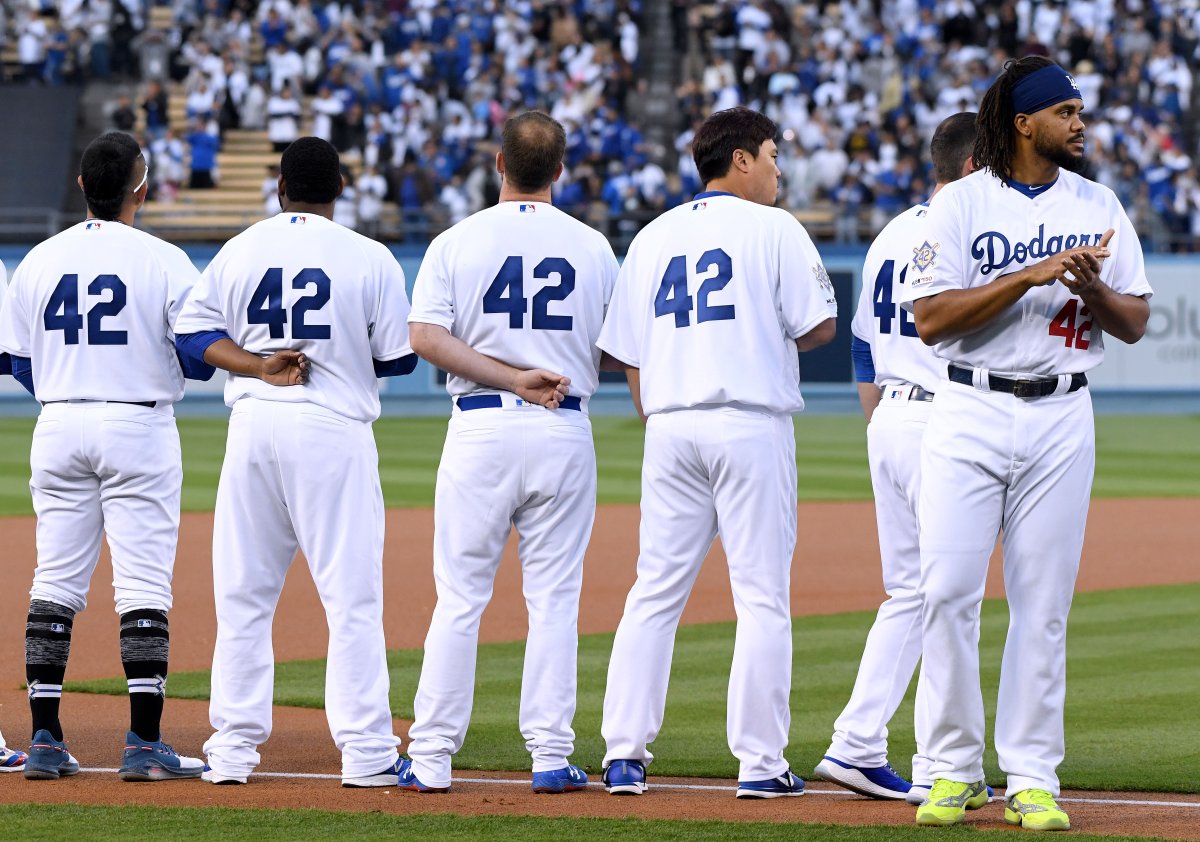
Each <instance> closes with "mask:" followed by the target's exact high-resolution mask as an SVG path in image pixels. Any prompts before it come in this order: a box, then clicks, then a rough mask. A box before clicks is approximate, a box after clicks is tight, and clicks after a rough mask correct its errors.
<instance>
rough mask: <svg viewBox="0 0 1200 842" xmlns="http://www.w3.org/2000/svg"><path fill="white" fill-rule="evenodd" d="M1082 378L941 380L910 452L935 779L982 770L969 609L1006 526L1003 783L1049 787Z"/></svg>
mask: <svg viewBox="0 0 1200 842" xmlns="http://www.w3.org/2000/svg"><path fill="white" fill-rule="evenodd" d="M1095 461H1096V457H1095V429H1094V422H1093V418H1092V402H1091V397H1090V395H1089V394H1088V391H1087V389H1081V390H1079V391H1077V392H1075V393H1073V394H1066V395H1061V396H1051V397H1044V398H1033V399H1023V398H1016V397H1013V396H1012V395H1010V394H1006V393H1003V392H985V391H982V390H978V389H975V388H973V387H970V386H963V385H959V384H957V383H950V382H943V383H942V384H941V387H940V389H939V391H938V393H937V397H936V398H935V399H934V404H933V413H932V415H931V416H930V420H929V425H928V428H927V429H926V432H925V444H924V447H923V449H922V451H921V475H922V482H921V496H920V521H921V595H922V597H923V600H924V634H925V661H924V665H923V668H922V677H923V680H924V682H925V686H924V691H925V695H926V700H927V702H928V714H929V717H930V721H929V723H928V726H929V733H928V740H929V742H928V753H929V756H930V758H931V769H930V773H931V774H932V776H933V777H934V778H948V779H950V780H955V781H978V780H981V779H982V778H983V748H984V739H985V734H984V714H983V697H982V693H981V691H980V687H979V609H980V603H981V602H982V600H983V592H984V579H985V577H986V575H987V568H988V559H989V556H990V555H991V552H992V548H993V546H994V545H995V541H996V536H997V534H998V533H999V532H1000V531H1001V530H1002V529H1003V532H1004V589H1005V592H1006V594H1007V596H1008V607H1009V627H1008V639H1007V641H1006V643H1005V646H1004V659H1003V661H1002V664H1001V674H1000V694H999V699H998V700H997V703H996V735H995V742H996V751H997V754H998V755H999V760H1000V768H1001V769H1002V770H1004V771H1005V772H1006V773H1007V775H1008V787H1007V789H1008V791H1009V792H1018V791H1020V790H1023V789H1028V788H1031V787H1033V788H1037V789H1045V790H1048V791H1049V792H1050V793H1051V794H1053V795H1055V796H1057V795H1058V792H1059V788H1058V775H1057V774H1056V772H1055V770H1056V769H1057V767H1058V765H1059V763H1060V762H1062V759H1063V755H1064V752H1065V744H1064V736H1063V703H1064V699H1065V695H1066V678H1067V674H1066V632H1067V614H1068V612H1069V611H1070V608H1071V598H1072V595H1073V591H1074V587H1075V576H1076V573H1077V572H1078V570H1079V555H1080V553H1081V552H1082V549H1083V534H1084V526H1085V523H1086V521H1087V511H1088V496H1089V494H1090V493H1091V488H1092V471H1093V468H1094V466H1095Z"/></svg>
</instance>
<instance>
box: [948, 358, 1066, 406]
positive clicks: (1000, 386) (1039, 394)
mask: <svg viewBox="0 0 1200 842" xmlns="http://www.w3.org/2000/svg"><path fill="white" fill-rule="evenodd" d="M950 379H951V380H953V381H954V382H955V383H961V384H963V385H964V386H974V385H975V372H974V371H972V370H971V369H969V368H963V367H962V366H957V365H955V364H954V363H950ZM1086 385H1087V375H1086V374H1072V375H1071V386H1070V388H1068V389H1067V393H1068V394H1070V393H1071V392H1078V391H1079V390H1080V389H1082V388H1083V387H1084V386H1086ZM988 388H989V389H991V390H992V391H993V392H1008V393H1010V394H1011V395H1013V396H1014V397H1018V398H1044V397H1047V396H1048V395H1053V394H1054V393H1055V392H1056V391H1058V378H1057V377H1022V378H1020V379H1014V378H1010V377H999V376H997V375H995V374H989V375H988Z"/></svg>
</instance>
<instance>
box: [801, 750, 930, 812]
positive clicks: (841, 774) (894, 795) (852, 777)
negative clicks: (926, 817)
mask: <svg viewBox="0 0 1200 842" xmlns="http://www.w3.org/2000/svg"><path fill="white" fill-rule="evenodd" d="M813 771H814V772H816V774H817V776H818V777H821V778H824V779H825V780H827V781H829V782H830V783H832V784H837V785H838V786H843V787H845V788H846V789H848V790H851V791H852V792H857V793H858V794H859V795H865V796H867V797H868V798H879V799H882V800H889V801H901V800H903V799H904V798H906V797H907V795H908V791H909V790H910V789H912V784H910V783H909V782H908V781H906V780H904V778H902V777H900V776H899V775H897V774H896V770H895V769H893V768H892V767H891V766H890V765H889V764H887V763H885V764H883V765H882V766H854V765H852V764H850V763H846V762H845V761H843V760H838V759H837V758H836V757H831V756H830V755H828V754H827V755H825V757H823V758H822V759H821V762H820V763H818V764H817V768H816V769H814V770H813ZM922 800H923V799H922Z"/></svg>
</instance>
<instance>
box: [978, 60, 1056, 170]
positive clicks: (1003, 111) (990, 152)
mask: <svg viewBox="0 0 1200 842" xmlns="http://www.w3.org/2000/svg"><path fill="white" fill-rule="evenodd" d="M1052 64H1054V62H1052V61H1051V60H1050V59H1048V58H1046V57H1045V56H1025V57H1024V58H1019V59H1009V60H1008V61H1006V62H1005V63H1004V69H1003V70H1002V71H1001V72H1000V76H999V77H998V78H997V79H996V81H995V82H993V83H992V86H991V87H990V88H988V89H987V93H985V94H984V95H983V102H981V103H980V104H979V117H978V119H977V120H976V123H975V125H976V127H977V129H978V132H977V133H976V135H975V147H974V149H973V151H972V152H971V157H972V158H973V159H974V161H975V167H976V168H977V169H981V170H982V169H987V170H989V171H991V173H992V175H994V176H996V177H997V178H999V179H1000V180H1001V181H1004V182H1006V183H1007V182H1008V180H1009V179H1010V178H1011V177H1012V163H1013V157H1014V156H1015V155H1016V151H1017V132H1016V129H1015V128H1014V127H1013V118H1014V117H1016V116H1017V115H1016V114H1015V113H1014V112H1013V88H1014V87H1016V84H1017V82H1020V81H1021V80H1022V79H1024V78H1025V77H1026V76H1028V75H1030V74H1031V73H1036V72H1037V71H1039V70H1041V69H1042V68H1044V67H1050V66H1051V65H1052Z"/></svg>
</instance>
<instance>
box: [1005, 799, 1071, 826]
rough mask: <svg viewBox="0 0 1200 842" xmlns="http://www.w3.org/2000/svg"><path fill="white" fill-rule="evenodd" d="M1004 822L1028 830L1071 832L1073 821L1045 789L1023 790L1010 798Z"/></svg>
mask: <svg viewBox="0 0 1200 842" xmlns="http://www.w3.org/2000/svg"><path fill="white" fill-rule="evenodd" d="M1004 820H1005V821H1006V822H1008V823H1009V824H1018V825H1020V826H1021V827H1023V828H1025V829H1026V830H1070V829H1071V819H1070V818H1069V817H1068V816H1067V813H1066V811H1065V810H1063V808H1062V807H1059V806H1058V805H1057V804H1056V803H1054V796H1053V795H1051V794H1050V793H1048V792H1046V790H1044V789H1023V790H1021V791H1020V792H1018V793H1017V794H1016V795H1013V796H1010V797H1009V799H1008V806H1006V807H1005V808H1004Z"/></svg>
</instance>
